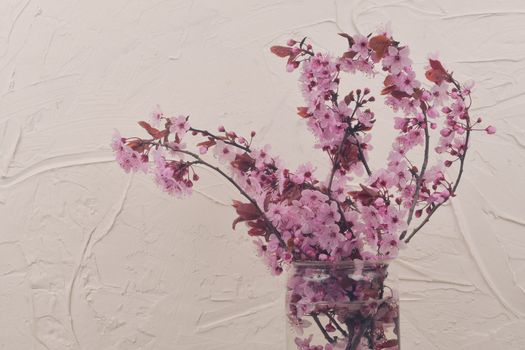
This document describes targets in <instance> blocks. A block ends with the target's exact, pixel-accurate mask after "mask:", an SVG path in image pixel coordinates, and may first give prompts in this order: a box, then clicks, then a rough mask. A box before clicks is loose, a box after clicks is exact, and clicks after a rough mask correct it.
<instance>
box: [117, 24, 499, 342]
mask: <svg viewBox="0 0 525 350" xmlns="http://www.w3.org/2000/svg"><path fill="white" fill-rule="evenodd" d="M340 35H341V36H342V37H343V40H344V43H345V45H346V49H345V50H344V52H343V53H342V54H340V55H330V54H327V53H323V52H318V51H316V50H314V48H313V47H312V45H311V44H309V43H307V42H306V40H305V39H303V40H302V41H296V40H293V39H291V40H289V41H288V42H287V44H286V45H283V46H274V47H272V48H271V51H272V52H273V53H274V54H275V55H277V56H279V57H282V58H285V59H286V60H287V63H286V69H287V71H289V72H293V71H296V70H299V82H300V86H301V91H302V94H303V96H304V100H305V105H304V106H301V107H298V108H297V111H298V115H299V117H301V118H302V119H303V120H304V122H305V124H306V125H307V127H308V129H309V130H310V131H311V132H312V133H313V134H314V136H315V144H314V147H315V148H316V149H318V150H320V151H321V152H324V153H325V154H326V156H327V158H328V162H327V168H326V171H325V172H323V174H322V176H318V175H317V174H316V168H314V167H313V166H312V165H311V164H310V163H304V164H302V165H300V166H299V167H298V168H297V169H289V168H287V167H286V165H285V163H284V161H283V159H281V158H279V157H278V156H275V155H272V154H271V152H270V147H269V146H268V145H265V146H260V147H258V146H256V145H255V144H254V137H255V135H256V133H255V132H254V131H252V132H251V134H250V135H248V136H243V135H239V134H237V133H236V132H235V131H233V130H230V129H226V128H225V127H223V126H220V127H219V128H218V130H217V131H216V132H212V131H209V130H207V129H201V128H197V127H195V126H193V124H191V123H190V119H189V117H188V116H185V115H182V116H177V117H171V116H167V115H165V114H164V113H163V112H162V111H161V110H160V109H157V110H155V111H154V112H153V113H152V116H151V121H150V122H146V121H140V122H139V125H140V126H141V127H143V128H144V129H145V131H146V132H147V134H148V135H149V136H147V137H122V136H121V135H120V134H118V133H116V134H115V136H114V139H113V142H112V148H113V150H114V151H115V152H116V157H117V161H118V163H119V164H120V166H121V167H122V168H123V169H124V170H125V171H126V172H129V171H138V170H140V171H143V172H145V173H150V174H152V175H153V177H154V178H155V181H156V182H157V184H158V185H159V186H160V187H161V188H162V189H163V190H164V191H166V192H168V193H170V194H172V195H175V196H177V197H181V196H185V195H189V194H191V191H192V187H193V185H194V183H195V182H197V181H198V180H199V175H198V171H199V168H200V167H206V168H209V169H211V170H213V171H215V172H217V173H218V174H220V175H221V176H222V177H223V178H224V179H225V180H226V181H227V182H229V183H230V184H231V185H232V186H234V187H235V188H236V189H237V190H238V192H239V194H240V198H239V199H238V200H234V201H233V208H234V209H235V211H236V213H237V218H236V219H235V220H234V222H233V227H234V228H235V226H236V225H237V224H238V223H241V222H243V223H245V224H246V225H247V227H248V234H249V235H250V236H253V237H254V240H255V243H256V245H257V252H258V254H259V255H260V256H261V257H262V258H263V259H264V261H265V263H266V264H267V265H268V267H269V268H270V270H271V271H272V273H273V274H275V275H278V274H280V273H281V272H282V271H283V269H284V268H285V267H286V266H287V265H290V264H292V263H294V262H308V261H314V262H331V263H337V262H348V261H351V262H355V261H360V262H361V266H363V264H366V262H368V261H383V260H384V259H386V258H394V257H395V256H396V255H397V254H398V249H399V248H400V246H401V245H402V244H406V243H408V242H409V241H410V240H411V239H412V238H413V237H414V235H415V234H416V233H417V232H419V231H420V229H421V228H422V227H423V225H425V224H426V223H427V222H428V221H429V219H430V218H431V217H432V215H433V214H434V213H435V212H436V210H437V209H438V208H439V207H440V206H442V205H443V204H444V203H445V202H447V201H448V200H449V199H450V198H451V197H453V196H455V195H456V193H457V189H458V185H459V183H460V180H461V177H462V174H463V170H464V164H465V159H466V154H467V150H468V148H469V146H470V144H469V141H470V138H471V133H472V132H473V131H485V132H486V133H488V134H492V133H494V132H495V128H494V127H492V126H488V127H481V126H480V123H481V122H482V120H481V118H477V117H476V118H473V117H472V116H471V115H470V107H471V102H472V100H471V90H472V84H471V83H464V84H463V83H460V82H458V81H457V80H456V79H455V78H454V77H453V74H452V73H451V72H450V71H449V70H447V69H446V68H445V67H444V65H443V64H442V63H441V62H440V61H439V60H438V59H437V58H436V57H432V58H430V59H429V60H428V66H427V67H426V68H425V70H426V71H425V78H426V80H427V81H428V84H427V85H423V83H422V82H421V81H420V80H418V79H417V78H416V73H415V71H414V69H413V67H412V61H411V59H410V58H409V48H408V46H406V45H403V44H401V43H400V42H398V41H396V40H395V39H394V38H393V37H392V35H391V33H390V32H389V31H387V30H380V31H378V32H376V33H373V34H370V35H368V36H363V35H354V36H350V35H348V34H344V33H341V34H340ZM345 73H346V74H356V73H362V74H365V75H367V76H370V77H372V78H377V77H381V79H382V80H384V88H383V89H382V91H380V95H381V96H383V100H384V103H385V104H386V105H387V106H389V107H390V108H391V109H392V110H393V111H394V112H395V113H396V114H397V115H398V116H397V117H395V118H394V120H393V121H392V122H393V127H394V129H395V131H396V134H397V135H396V137H395V140H394V142H393V144H392V148H391V150H390V153H389V155H388V157H387V159H386V162H385V164H384V166H383V167H382V168H379V169H372V168H371V166H370V165H369V163H368V160H369V156H370V153H371V152H370V151H371V149H372V146H371V142H372V141H371V131H372V130H373V128H374V124H375V118H376V116H375V113H374V111H373V109H372V108H373V104H374V103H375V102H376V97H375V96H372V94H371V91H370V90H369V89H368V88H366V87H361V88H359V89H355V90H352V91H341V90H340V82H341V79H342V76H343V75H344V74H345ZM431 141H432V142H433V143H431ZM431 152H435V153H437V154H438V156H437V157H434V158H436V159H438V160H437V161H434V162H432V161H431V157H430V154H431ZM210 153H211V154H210ZM413 154H417V155H419V157H420V158H422V161H420V162H418V163H416V162H415V161H411V160H410V159H411V158H413ZM421 155H422V157H421ZM411 156H412V157H411ZM446 170H447V171H446ZM384 266H385V265H384V264H383V265H381V267H380V268H379V269H376V270H374V276H375V277H373V278H371V279H370V278H364V279H361V280H356V281H347V282H346V283H340V282H341V279H344V278H345V277H344V276H343V275H338V274H337V273H335V274H334V275H333V276H332V277H333V279H330V278H329V279H328V281H325V282H326V283H325V282H323V283H325V284H323V285H324V287H323V286H322V285H320V284H316V285H315V286H311V285H308V283H310V282H308V281H303V282H300V281H298V279H292V280H293V281H291V283H290V284H289V290H290V294H289V296H288V297H289V300H291V301H293V306H291V307H290V310H289V318H290V319H291V321H292V323H294V325H295V326H296V327H298V328H300V329H301V330H302V329H304V328H306V327H309V326H310V324H308V323H307V322H305V318H306V317H307V316H309V317H312V318H313V321H314V323H315V324H316V325H317V326H319V329H320V330H321V333H322V336H323V338H324V340H325V342H326V345H325V346H324V347H323V346H321V345H318V346H314V345H311V341H312V337H310V338H308V337H307V338H300V337H297V338H295V339H294V341H295V344H296V345H297V347H298V348H299V349H338V348H341V349H367V348H370V349H398V346H399V342H398V341H396V340H394V339H392V338H388V337H387V336H386V335H385V334H386V333H385V329H384V324H386V323H388V322H387V320H386V319H385V317H390V319H394V318H396V317H397V315H396V310H395V308H393V306H392V305H390V306H389V305H387V306H386V308H387V309H385V310H383V311H384V312H382V313H380V312H379V311H380V310H381V305H380V304H377V303H376V305H375V306H374V307H372V308H371V307H370V305H367V306H366V307H367V309H366V310H365V311H363V310H360V311H359V312H360V316H359V317H361V319H360V321H359V322H357V321H355V322H354V321H352V320H350V317H349V313H348V312H346V313H344V312H338V311H337V310H336V309H335V308H334V306H333V305H335V304H336V303H342V302H345V301H355V300H359V301H363V300H368V299H369V298H372V297H374V298H376V299H377V298H379V299H384V298H381V297H383V293H384V285H383V281H384V279H385V276H386V272H385V270H384ZM365 270H366V269H365ZM378 272H380V273H378ZM306 273H307V272H306ZM301 274H302V276H304V273H301ZM377 276H379V277H377ZM376 277H377V278H379V283H378V284H377V283H375V282H377V281H376V280H375V278H376ZM330 281H331V282H330ZM334 281H338V282H337V283H335V284H336V285H334ZM363 281H366V283H365V282H363ZM372 282H374V283H372ZM327 286H329V288H328V287H327ZM338 286H339V287H338ZM378 286H379V287H378ZM315 298H317V300H320V299H322V300H324V301H327V300H328V301H329V303H328V304H329V305H328V304H327V305H328V306H325V307H324V308H323V307H317V306H312V305H313V301H315V300H314V299H315ZM330 303H331V304H330ZM387 304H388V303H387ZM347 311H348V310H347ZM320 315H324V316H326V317H327V322H328V324H327V325H324V324H322V322H321V321H320V319H319V317H320ZM379 315H381V317H383V318H380V316H379ZM385 315H386V316H385ZM352 317H354V320H355V315H353V316H352ZM364 320H367V321H366V322H365V321H364ZM352 322H354V323H352ZM364 324H366V326H365V325H364ZM381 327H383V328H381ZM334 333H337V335H334ZM381 334H382V335H381Z"/></svg>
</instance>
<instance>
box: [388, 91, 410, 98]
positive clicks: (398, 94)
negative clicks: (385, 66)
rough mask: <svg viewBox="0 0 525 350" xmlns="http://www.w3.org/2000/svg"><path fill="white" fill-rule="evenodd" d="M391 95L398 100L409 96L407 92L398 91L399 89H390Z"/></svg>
mask: <svg viewBox="0 0 525 350" xmlns="http://www.w3.org/2000/svg"><path fill="white" fill-rule="evenodd" d="M391 95H392V96H394V97H395V98H397V99H398V100H400V99H402V98H403V97H410V95H409V94H407V93H406V92H404V91H399V90H396V91H392V93H391Z"/></svg>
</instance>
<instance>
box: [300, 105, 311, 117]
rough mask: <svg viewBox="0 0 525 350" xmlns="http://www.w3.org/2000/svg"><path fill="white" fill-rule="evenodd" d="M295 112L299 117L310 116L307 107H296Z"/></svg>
mask: <svg viewBox="0 0 525 350" xmlns="http://www.w3.org/2000/svg"><path fill="white" fill-rule="evenodd" d="M297 114H298V115H299V116H300V117H301V118H308V117H310V116H311V115H312V114H310V113H308V107H297Z"/></svg>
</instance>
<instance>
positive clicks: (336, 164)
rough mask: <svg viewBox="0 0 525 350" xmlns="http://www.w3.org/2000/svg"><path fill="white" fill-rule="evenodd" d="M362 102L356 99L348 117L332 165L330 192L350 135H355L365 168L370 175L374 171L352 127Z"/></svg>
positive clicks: (329, 183)
mask: <svg viewBox="0 0 525 350" xmlns="http://www.w3.org/2000/svg"><path fill="white" fill-rule="evenodd" d="M361 106H362V105H361V103H360V101H359V99H358V100H357V101H356V105H355V108H354V110H353V111H352V115H350V116H349V117H348V128H347V129H346V130H345V134H344V136H343V140H342V141H341V143H340V144H339V146H338V148H337V153H336V155H335V157H334V160H333V165H332V171H331V173H330V180H329V182H328V194H330V193H332V183H333V181H334V177H335V172H336V171H337V169H339V166H340V163H339V158H340V157H341V153H342V150H343V146H344V144H345V142H346V141H347V140H348V137H350V136H353V137H354V138H355V140H356V146H357V148H358V150H359V158H360V160H361V162H362V163H363V165H364V166H365V169H366V172H367V174H368V176H370V175H372V172H371V171H370V168H369V167H368V164H367V162H366V160H365V157H364V155H363V151H362V149H361V145H360V143H359V141H358V140H357V137H356V134H355V131H354V130H353V129H352V125H351V123H352V118H353V117H354V116H355V114H356V112H357V110H358V109H359V108H361Z"/></svg>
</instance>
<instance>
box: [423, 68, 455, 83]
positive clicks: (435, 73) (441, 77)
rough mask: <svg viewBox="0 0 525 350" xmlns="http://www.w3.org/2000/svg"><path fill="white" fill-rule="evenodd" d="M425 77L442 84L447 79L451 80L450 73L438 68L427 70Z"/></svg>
mask: <svg viewBox="0 0 525 350" xmlns="http://www.w3.org/2000/svg"><path fill="white" fill-rule="evenodd" d="M425 77H427V79H428V80H430V81H431V82H434V83H436V84H438V85H439V84H441V83H442V82H443V81H445V80H447V81H448V80H449V78H448V73H447V72H443V71H441V70H437V69H429V70H427V71H426V72H425Z"/></svg>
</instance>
